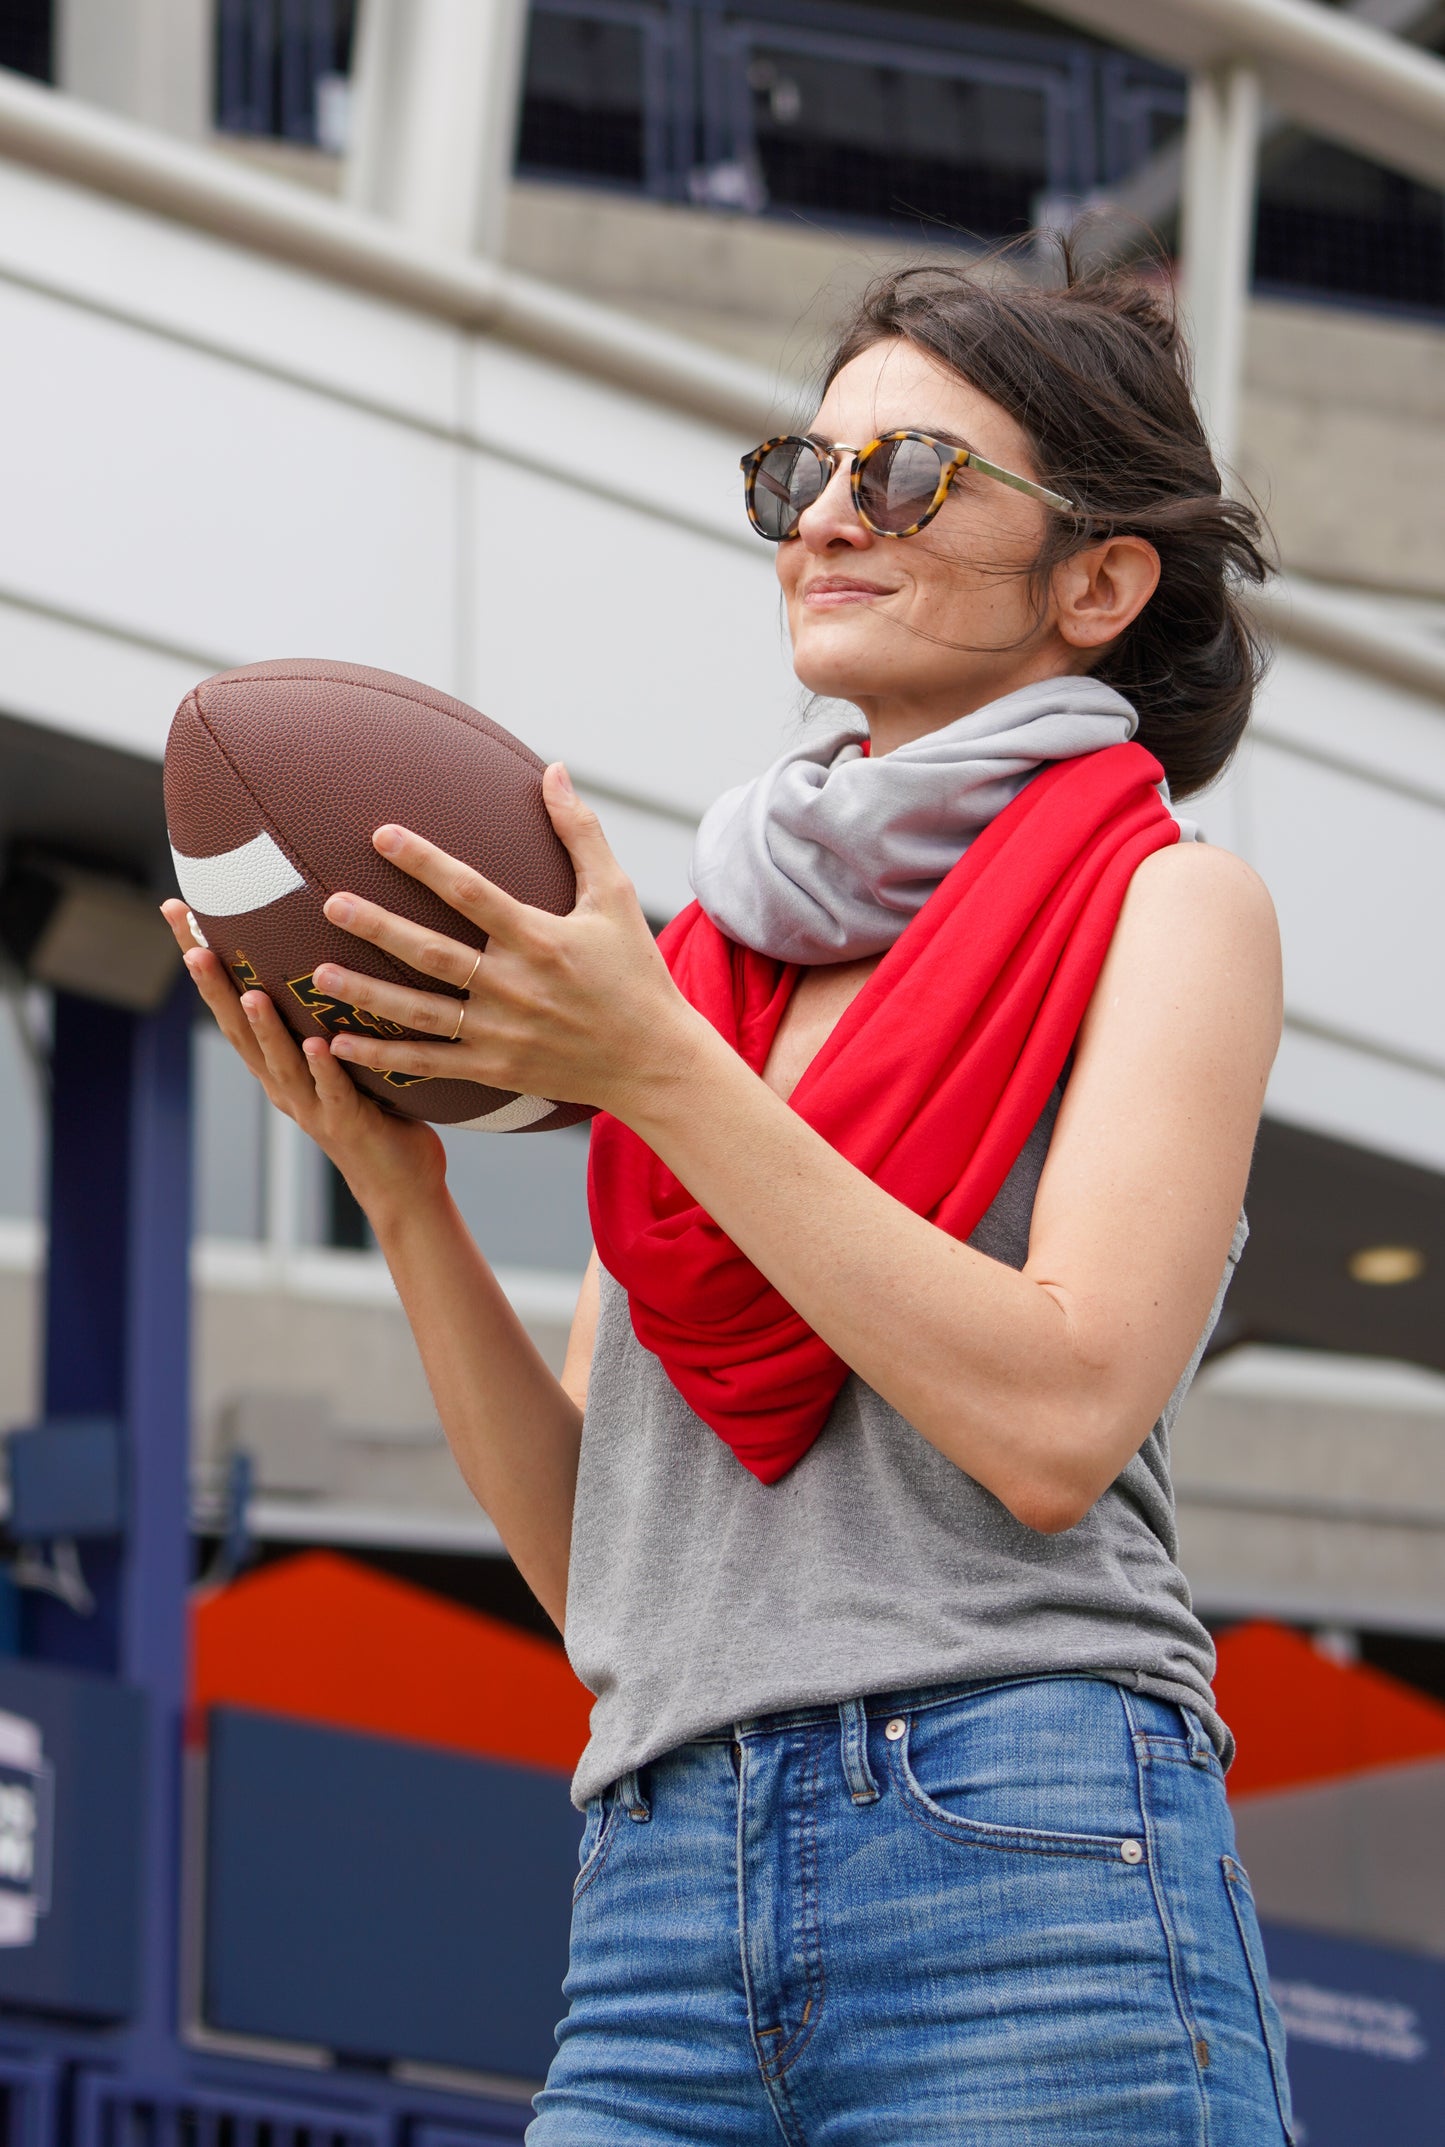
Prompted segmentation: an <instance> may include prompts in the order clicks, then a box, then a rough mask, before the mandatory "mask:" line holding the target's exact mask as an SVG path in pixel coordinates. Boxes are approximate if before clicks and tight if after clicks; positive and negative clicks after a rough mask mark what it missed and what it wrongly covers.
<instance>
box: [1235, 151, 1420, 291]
mask: <svg viewBox="0 0 1445 2147" xmlns="http://www.w3.org/2000/svg"><path fill="white" fill-rule="evenodd" d="M1254 274H1255V281H1256V282H1257V283H1259V284H1262V285H1263V286H1265V288H1266V289H1275V290H1288V291H1298V292H1302V293H1303V292H1322V293H1332V294H1334V295H1336V296H1338V297H1341V298H1364V299H1375V300H1380V299H1384V300H1386V301H1387V302H1389V303H1391V304H1395V305H1403V306H1410V307H1418V308H1422V309H1424V310H1426V311H1429V312H1435V313H1438V312H1441V311H1445V194H1441V193H1440V192H1439V191H1438V190H1437V189H1436V188H1434V187H1429V186H1422V185H1420V184H1419V183H1418V182H1417V181H1415V180H1413V179H1407V178H1405V177H1404V176H1403V175H1402V174H1401V173H1399V172H1393V171H1386V170H1385V168H1384V167H1383V166H1382V165H1379V164H1371V163H1368V162H1367V161H1366V159H1365V158H1364V157H1357V156H1355V155H1353V154H1352V152H1351V151H1350V150H1348V149H1339V148H1336V147H1335V146H1334V144H1333V143H1330V142H1321V141H1313V140H1303V139H1301V138H1300V137H1299V136H1298V135H1295V134H1290V135H1287V136H1285V137H1283V138H1282V139H1281V140H1280V141H1279V142H1278V143H1276V144H1274V145H1268V144H1267V145H1266V147H1265V151H1264V155H1263V157H1262V160H1261V171H1260V188H1259V218H1258V223H1257V225H1256V232H1255V249H1254Z"/></svg>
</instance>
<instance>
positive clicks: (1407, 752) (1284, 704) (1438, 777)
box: [1255, 602, 1445, 804]
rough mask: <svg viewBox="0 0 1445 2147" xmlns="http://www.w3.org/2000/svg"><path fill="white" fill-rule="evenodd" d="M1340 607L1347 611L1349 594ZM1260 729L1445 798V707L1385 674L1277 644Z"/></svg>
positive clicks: (1261, 697) (1307, 750)
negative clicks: (1383, 676) (1378, 675)
mask: <svg viewBox="0 0 1445 2147" xmlns="http://www.w3.org/2000/svg"><path fill="white" fill-rule="evenodd" d="M1341 609H1342V610H1344V611H1346V612H1348V609H1349V605H1348V602H1343V603H1342V605H1341ZM1255 728H1256V731H1257V733H1258V735H1259V736H1260V737H1262V738H1268V739H1270V740H1272V741H1273V742H1275V743H1276V744H1284V743H1288V744H1291V745H1294V746H1296V747H1298V748H1299V750H1300V751H1301V752H1305V753H1312V754H1318V755H1322V756H1324V757H1326V758H1328V759H1330V760H1333V761H1335V762H1337V763H1339V764H1342V765H1346V766H1350V767H1358V768H1359V769H1361V770H1362V772H1364V773H1366V774H1373V775H1377V776H1381V777H1386V778H1388V779H1389V780H1390V781H1392V782H1396V783H1402V784H1403V785H1404V786H1405V787H1406V789H1408V790H1415V791H1419V792H1420V793H1421V794H1422V795H1429V796H1433V797H1435V798H1436V799H1438V800H1439V801H1440V802H1441V803H1442V804H1445V708H1442V707H1441V705H1440V703H1439V702H1438V701H1432V700H1427V699H1426V697H1425V696H1424V695H1423V694H1416V693H1410V692H1409V691H1407V689H1406V688H1405V687H1403V686H1396V685H1393V684H1391V683H1390V682H1389V681H1388V680H1386V679H1381V678H1368V677H1366V676H1365V674H1364V673H1363V672H1360V671H1355V670H1352V669H1351V668H1350V667H1349V666H1348V665H1346V664H1336V663H1326V662H1325V660H1324V659H1323V658H1322V657H1319V656H1311V655H1309V654H1307V653H1306V651H1305V650H1303V649H1295V648H1282V649H1281V650H1280V652H1279V654H1278V656H1277V658H1276V659H1275V662H1274V663H1273V664H1272V665H1271V667H1270V670H1269V672H1268V675H1267V676H1266V678H1265V681H1264V685H1263V687H1262V688H1261V691H1260V695H1259V700H1258V704H1257V709H1256V717H1255Z"/></svg>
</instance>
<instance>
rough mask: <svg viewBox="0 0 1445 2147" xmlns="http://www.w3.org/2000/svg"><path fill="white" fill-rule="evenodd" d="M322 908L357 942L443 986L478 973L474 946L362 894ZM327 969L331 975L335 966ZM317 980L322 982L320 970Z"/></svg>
mask: <svg viewBox="0 0 1445 2147" xmlns="http://www.w3.org/2000/svg"><path fill="white" fill-rule="evenodd" d="M323 908H324V910H325V914H326V916H327V917H328V918H329V919H330V921H331V922H332V924H339V925H340V926H341V927H342V929H343V930H344V931H347V932H350V934H351V935H352V937H353V938H354V939H364V940H365V941H366V942H367V943H368V945H370V946H373V947H380V948H381V949H382V950H383V951H384V952H385V953H387V954H394V955H395V956H396V958H397V960H398V961H401V962H405V964H406V966H407V968H408V969H415V970H418V971H419V972H420V973H421V975H422V976H424V977H435V978H436V979H437V981H438V983H440V984H455V985H457V986H459V987H460V986H464V985H465V984H466V983H467V982H468V981H469V979H470V978H471V977H472V975H473V973H474V972H475V970H476V966H477V949H476V948H475V947H469V946H467V944H466V943H465V941H463V940H460V939H444V938H443V937H442V936H441V934H440V933H437V932H428V931H427V930H426V929H425V927H424V926H422V925H419V924H412V923H411V922H410V921H409V920H408V919H407V918H405V917H398V916H397V915H396V913H395V912H394V911H393V910H387V909H382V907H381V906H380V904H379V903H376V902H365V901H363V900H362V898H361V896H360V895H349V894H334V895H331V896H329V897H328V898H327V900H326V902H325V903H324V904H323ZM326 966H327V968H328V973H329V972H330V971H331V969H333V968H334V966H335V965H334V964H328V965H326ZM335 974H336V975H338V976H341V975H347V976H350V975H351V972H350V971H349V970H346V971H342V970H340V969H336V970H335ZM316 977H317V981H318V983H319V982H320V978H321V971H320V970H319V969H318V970H317V972H316ZM321 989H322V990H323V991H330V990H332V989H333V987H332V986H331V985H329V984H322V986H321ZM356 1003H358V1002H355V1001H353V1004H356Z"/></svg>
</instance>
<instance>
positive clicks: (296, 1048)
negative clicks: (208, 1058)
mask: <svg viewBox="0 0 1445 2147" xmlns="http://www.w3.org/2000/svg"><path fill="white" fill-rule="evenodd" d="M241 1011H242V1013H243V1014H244V1015H245V1017H246V1019H247V1021H248V1022H249V1023H250V1025H251V1034H252V1036H253V1037H254V1039H255V1042H256V1045H257V1048H258V1049H259V1051H260V1053H261V1057H262V1060H263V1061H264V1064H265V1068H266V1080H267V1084H268V1086H269V1087H270V1089H271V1091H272V1096H273V1100H274V1101H279V1102H280V1103H281V1104H283V1105H284V1106H285V1108H286V1109H288V1110H295V1109H296V1107H297V1106H298V1105H301V1104H305V1103H306V1102H307V1101H308V1100H309V1099H310V1096H311V1092H312V1087H313V1083H312V1081H311V1077H310V1075H309V1074H308V1073H307V1070H306V1062H305V1060H304V1059H303V1057H302V1055H301V1047H300V1045H299V1044H298V1043H297V1041H296V1039H295V1037H294V1036H293V1035H292V1034H291V1031H290V1030H289V1029H288V1028H287V1026H286V1024H285V1022H284V1021H283V1020H282V1019H281V1016H280V1015H279V1014H278V1013H277V1011H276V1009H275V1007H274V1006H273V1005H272V1004H271V1001H270V1000H269V999H268V998H267V997H266V994H265V993H264V992H260V991H248V992H242V994H241Z"/></svg>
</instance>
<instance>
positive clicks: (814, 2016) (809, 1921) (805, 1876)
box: [763, 1739, 826, 2082]
mask: <svg viewBox="0 0 1445 2147" xmlns="http://www.w3.org/2000/svg"><path fill="white" fill-rule="evenodd" d="M819 1758H820V1744H819V1741H817V1740H814V1739H809V1744H808V1766H807V1769H806V1771H805V1773H804V1776H803V1782H804V1802H803V1825H802V1830H801V1835H800V1839H799V1848H800V1852H801V1853H800V1856H799V1866H800V1868H799V1881H800V1885H799V1898H800V1901H801V1906H802V1915H801V1919H800V1920H801V1924H802V1937H803V1962H804V1969H803V1985H804V1989H805V1991H806V1993H807V1995H806V1997H805V1998H804V2000H803V2007H804V2011H805V2012H806V2013H807V2015H808V2018H807V2020H806V2021H805V2022H803V2023H801V2024H800V2025H799V2027H798V2028H797V2030H796V2032H795V2033H794V2034H793V2035H792V2037H791V2038H790V2039H789V2041H788V2042H786V2043H785V2044H784V2046H783V2048H782V2049H781V2050H779V2051H778V2052H777V2053H776V2054H775V2055H773V2056H771V2057H770V2058H769V2059H768V2061H767V2062H766V2063H765V2064H764V2066H763V2076H764V2078H765V2079H773V2080H776V2081H778V2082H781V2081H782V2080H783V2077H784V2075H785V2074H786V2073H788V2072H790V2071H791V2070H792V2067H793V2066H794V2064H795V2063H796V2062H797V2060H798V2059H799V2058H800V2057H801V2056H802V2054H803V2052H804V2051H805V2050H806V2049H807V2047H808V2045H809V2043H810V2042H811V2041H812V2040H813V2037H814V2035H815V2034H816V2033H817V2030H818V2022H819V2021H820V2020H821V2019H822V2017H823V2001H824V1997H825V1995H826V1978H825V1973H824V1968H823V1944H822V1937H821V1933H820V1924H819V1916H818V1861H819V1859H818V1837H817V1824H818V1769H819Z"/></svg>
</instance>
